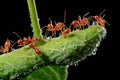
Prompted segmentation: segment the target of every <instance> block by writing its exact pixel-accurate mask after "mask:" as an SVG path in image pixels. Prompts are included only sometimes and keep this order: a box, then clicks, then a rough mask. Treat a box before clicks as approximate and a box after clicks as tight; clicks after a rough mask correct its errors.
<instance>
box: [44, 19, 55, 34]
mask: <svg viewBox="0 0 120 80" xmlns="http://www.w3.org/2000/svg"><path fill="white" fill-rule="evenodd" d="M48 19H49V20H50V23H49V24H48V25H47V26H44V27H43V28H42V29H44V28H45V27H47V29H46V31H45V35H46V36H47V35H48V32H49V31H51V32H52V33H53V32H55V30H53V27H54V26H53V24H52V20H51V18H48Z"/></svg>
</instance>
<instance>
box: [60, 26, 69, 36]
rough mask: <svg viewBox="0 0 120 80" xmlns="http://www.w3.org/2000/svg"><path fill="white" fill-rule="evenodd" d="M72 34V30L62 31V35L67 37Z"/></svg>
mask: <svg viewBox="0 0 120 80" xmlns="http://www.w3.org/2000/svg"><path fill="white" fill-rule="evenodd" d="M70 32H71V29H70V28H66V29H65V30H64V31H62V35H63V36H66V35H67V34H69V33H70Z"/></svg>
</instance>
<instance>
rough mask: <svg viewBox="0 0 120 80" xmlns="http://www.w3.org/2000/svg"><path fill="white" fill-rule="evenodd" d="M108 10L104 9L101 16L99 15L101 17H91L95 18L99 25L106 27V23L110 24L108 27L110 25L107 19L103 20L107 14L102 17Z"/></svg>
mask: <svg viewBox="0 0 120 80" xmlns="http://www.w3.org/2000/svg"><path fill="white" fill-rule="evenodd" d="M105 11H106V10H105V9H104V10H103V11H102V12H101V13H100V14H99V16H97V15H96V16H91V17H93V18H94V19H95V20H96V21H97V23H98V24H100V25H101V26H103V27H104V26H105V23H106V24H108V25H110V24H109V23H108V22H107V21H106V20H105V19H103V18H104V17H105V14H104V15H103V16H101V15H102V14H103V13H104V12H105Z"/></svg>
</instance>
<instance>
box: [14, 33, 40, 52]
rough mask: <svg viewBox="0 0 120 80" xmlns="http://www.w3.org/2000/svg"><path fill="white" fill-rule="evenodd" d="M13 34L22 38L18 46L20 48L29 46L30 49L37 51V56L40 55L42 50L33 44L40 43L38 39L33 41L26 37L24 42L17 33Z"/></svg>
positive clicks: (35, 38)
mask: <svg viewBox="0 0 120 80" xmlns="http://www.w3.org/2000/svg"><path fill="white" fill-rule="evenodd" d="M13 33H14V34H16V35H17V36H18V37H19V38H20V39H19V40H18V41H17V44H19V45H20V46H25V45H28V44H29V47H30V48H32V49H33V50H34V51H35V53H36V54H40V50H39V49H37V48H35V47H34V46H33V44H32V43H35V42H37V41H38V38H37V37H33V38H32V39H30V37H28V38H26V37H24V38H23V40H22V39H21V37H20V36H19V35H18V34H17V33H15V32H13Z"/></svg>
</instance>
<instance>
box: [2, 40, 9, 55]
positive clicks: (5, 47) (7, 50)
mask: <svg viewBox="0 0 120 80" xmlns="http://www.w3.org/2000/svg"><path fill="white" fill-rule="evenodd" d="M10 48H11V42H10V40H9V39H7V40H6V41H5V44H4V47H2V46H0V52H1V53H8V52H9V50H10Z"/></svg>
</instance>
